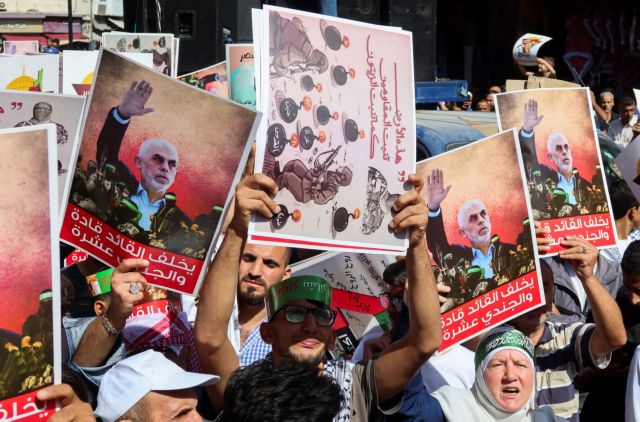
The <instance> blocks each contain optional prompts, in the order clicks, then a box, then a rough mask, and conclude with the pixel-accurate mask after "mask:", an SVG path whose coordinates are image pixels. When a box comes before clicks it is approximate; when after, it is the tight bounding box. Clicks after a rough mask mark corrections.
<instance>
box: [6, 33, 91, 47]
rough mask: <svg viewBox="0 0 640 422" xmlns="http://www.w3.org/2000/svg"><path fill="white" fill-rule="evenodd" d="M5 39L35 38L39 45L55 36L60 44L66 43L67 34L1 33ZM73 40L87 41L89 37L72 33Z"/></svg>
mask: <svg viewBox="0 0 640 422" xmlns="http://www.w3.org/2000/svg"><path fill="white" fill-rule="evenodd" d="M2 38H4V40H5V41H31V40H36V41H38V43H39V44H40V45H47V40H48V39H50V38H57V39H59V40H60V44H67V43H68V41H69V34H53V33H50V34H20V35H18V34H2ZM73 41H82V42H89V39H88V38H87V37H85V36H84V35H82V34H73Z"/></svg>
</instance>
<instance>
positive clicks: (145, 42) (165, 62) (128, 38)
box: [102, 32, 177, 76]
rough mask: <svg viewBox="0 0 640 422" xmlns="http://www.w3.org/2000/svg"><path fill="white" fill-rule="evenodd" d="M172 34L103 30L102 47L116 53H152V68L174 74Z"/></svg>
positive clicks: (170, 74)
mask: <svg viewBox="0 0 640 422" xmlns="http://www.w3.org/2000/svg"><path fill="white" fill-rule="evenodd" d="M173 39H174V38H173V34H142V33H129V32H104V33H103V34H102V48H104V49H109V50H113V51H117V52H118V53H152V54H153V70H155V71H156V72H159V73H164V74H165V75H169V76H176V74H175V73H174V72H175V69H177V63H174V60H175V58H174V56H173V45H174V43H173Z"/></svg>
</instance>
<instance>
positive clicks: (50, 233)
mask: <svg viewBox="0 0 640 422" xmlns="http://www.w3.org/2000/svg"><path fill="white" fill-rule="evenodd" d="M0 173H1V174H2V178H3V184H2V188H1V191H2V207H0V254H1V255H2V257H3V259H2V265H0V289H1V290H2V294H0V308H1V309H2V312H0V343H1V344H2V347H1V348H0V365H1V366H2V368H1V371H0V419H2V420H3V421H35V420H46V419H48V418H49V417H50V416H51V415H52V414H53V413H55V408H56V405H55V402H54V401H51V402H46V403H43V402H39V401H37V400H36V398H35V395H36V393H37V391H38V390H39V389H41V388H43V387H46V386H48V385H51V384H53V383H60V382H61V362H60V359H61V357H60V350H61V347H60V344H61V343H60V327H61V320H60V271H59V269H58V266H59V263H60V261H59V256H58V239H57V235H56V231H57V216H58V212H57V211H58V204H57V197H58V190H57V186H56V182H57V177H56V127H55V125H53V124H49V125H42V126H30V127H21V128H11V129H0ZM17 240H19V242H17ZM16 246H17V247H16ZM17 278H18V279H19V282H16V280H17Z"/></svg>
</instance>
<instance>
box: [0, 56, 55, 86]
mask: <svg viewBox="0 0 640 422" xmlns="http://www.w3.org/2000/svg"><path fill="white" fill-rule="evenodd" d="M59 60H60V57H59V55H58V54H36V55H25V56H18V55H15V56H0V69H2V71H1V72H0V89H11V90H18V91H35V92H53V93H56V94H57V93H58V92H59V91H58V87H59V77H60V64H59Z"/></svg>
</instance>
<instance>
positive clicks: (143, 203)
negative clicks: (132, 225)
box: [129, 183, 165, 231]
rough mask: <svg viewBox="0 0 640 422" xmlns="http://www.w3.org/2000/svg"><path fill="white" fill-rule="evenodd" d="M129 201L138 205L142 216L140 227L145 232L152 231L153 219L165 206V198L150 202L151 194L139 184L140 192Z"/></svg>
mask: <svg viewBox="0 0 640 422" xmlns="http://www.w3.org/2000/svg"><path fill="white" fill-rule="evenodd" d="M129 200H130V201H131V202H133V203H134V204H136V206H137V207H138V211H140V213H141V214H142V217H140V221H139V222H138V225H139V226H140V227H142V228H143V229H144V230H146V231H149V230H150V229H151V218H149V217H151V216H152V215H154V214H155V213H157V212H158V210H159V209H160V208H161V207H162V206H163V205H164V204H165V200H164V198H162V199H159V200H157V201H156V202H149V194H148V193H147V191H146V190H144V188H143V187H142V185H141V184H140V183H138V190H137V191H136V193H135V194H134V195H131V196H130V197H129Z"/></svg>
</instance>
